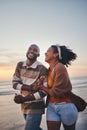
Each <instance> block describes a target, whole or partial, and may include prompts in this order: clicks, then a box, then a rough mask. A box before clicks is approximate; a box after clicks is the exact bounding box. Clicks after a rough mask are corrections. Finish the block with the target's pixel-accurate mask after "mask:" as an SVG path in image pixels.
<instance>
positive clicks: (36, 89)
mask: <svg viewBox="0 0 87 130" xmlns="http://www.w3.org/2000/svg"><path fill="white" fill-rule="evenodd" d="M44 79H45V77H44V76H42V77H41V78H40V79H38V80H37V82H36V83H35V84H34V86H33V87H32V90H33V91H38V90H39V89H41V87H42V85H43V82H44Z"/></svg>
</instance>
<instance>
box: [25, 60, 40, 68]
mask: <svg viewBox="0 0 87 130" xmlns="http://www.w3.org/2000/svg"><path fill="white" fill-rule="evenodd" d="M38 65H41V63H40V62H39V61H35V62H34V63H33V64H32V65H31V66H27V65H26V61H24V63H23V66H24V67H26V68H33V69H35V68H37V66H38Z"/></svg>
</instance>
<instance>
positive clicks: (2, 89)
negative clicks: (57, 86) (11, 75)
mask: <svg viewBox="0 0 87 130" xmlns="http://www.w3.org/2000/svg"><path fill="white" fill-rule="evenodd" d="M70 80H71V83H72V91H73V92H75V93H77V94H78V95H80V96H82V97H83V98H84V99H85V100H86V101H87V93H86V92H87V91H85V90H86V89H87V76H84V77H70ZM16 92H18V91H17V90H14V89H13V87H12V82H11V81H0V96H2V95H12V94H15V93H16Z"/></svg>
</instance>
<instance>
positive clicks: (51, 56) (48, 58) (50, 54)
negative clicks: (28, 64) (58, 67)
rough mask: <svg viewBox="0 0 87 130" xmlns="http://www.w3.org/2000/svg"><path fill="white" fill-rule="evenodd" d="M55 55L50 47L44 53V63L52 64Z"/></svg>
mask: <svg viewBox="0 0 87 130" xmlns="http://www.w3.org/2000/svg"><path fill="white" fill-rule="evenodd" d="M55 54H56V53H54V51H53V48H52V47H50V48H48V50H47V52H46V53H45V61H46V62H48V63H50V62H52V60H53V59H54V58H56V57H55Z"/></svg>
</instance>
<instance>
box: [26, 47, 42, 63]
mask: <svg viewBox="0 0 87 130" xmlns="http://www.w3.org/2000/svg"><path fill="white" fill-rule="evenodd" d="M26 56H27V58H28V59H29V60H31V61H35V60H36V59H37V57H38V56H39V52H38V47H37V46H35V45H31V46H30V47H29V49H28V51H27V54H26Z"/></svg>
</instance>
